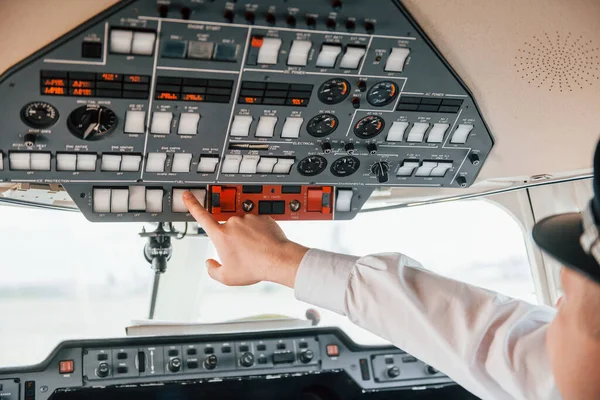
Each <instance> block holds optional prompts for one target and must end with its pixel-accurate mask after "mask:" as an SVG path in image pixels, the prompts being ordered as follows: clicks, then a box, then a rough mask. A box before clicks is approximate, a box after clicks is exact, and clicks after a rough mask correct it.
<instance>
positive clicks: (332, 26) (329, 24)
mask: <svg viewBox="0 0 600 400" xmlns="http://www.w3.org/2000/svg"><path fill="white" fill-rule="evenodd" d="M325 26H327V29H329V30H330V31H332V30H334V29H335V27H336V26H337V22H335V19H333V18H327V21H326V22H325Z"/></svg>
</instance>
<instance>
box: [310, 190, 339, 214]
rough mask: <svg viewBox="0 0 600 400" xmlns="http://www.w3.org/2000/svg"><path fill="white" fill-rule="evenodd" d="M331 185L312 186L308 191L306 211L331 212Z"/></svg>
mask: <svg viewBox="0 0 600 400" xmlns="http://www.w3.org/2000/svg"><path fill="white" fill-rule="evenodd" d="M331 193H332V192H331V187H322V188H310V189H308V191H307V201H306V211H308V212H320V213H323V214H330V213H331V201H332V200H333V199H332V198H331Z"/></svg>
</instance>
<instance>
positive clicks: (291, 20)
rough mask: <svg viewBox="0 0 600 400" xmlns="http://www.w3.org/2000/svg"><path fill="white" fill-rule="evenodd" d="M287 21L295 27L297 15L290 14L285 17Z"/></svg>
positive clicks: (290, 25)
mask: <svg viewBox="0 0 600 400" xmlns="http://www.w3.org/2000/svg"><path fill="white" fill-rule="evenodd" d="M285 23H286V24H288V26H289V27H291V28H293V27H295V26H296V17H295V16H293V15H291V14H290V15H288V16H287V17H286V19H285Z"/></svg>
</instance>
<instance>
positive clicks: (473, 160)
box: [469, 153, 479, 165]
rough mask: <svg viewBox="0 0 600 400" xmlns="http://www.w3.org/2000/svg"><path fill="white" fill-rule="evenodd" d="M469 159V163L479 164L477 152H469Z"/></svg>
mask: <svg viewBox="0 0 600 400" xmlns="http://www.w3.org/2000/svg"><path fill="white" fill-rule="evenodd" d="M469 161H471V164H473V165H479V155H478V154H477V153H471V154H469Z"/></svg>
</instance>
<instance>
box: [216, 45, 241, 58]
mask: <svg viewBox="0 0 600 400" xmlns="http://www.w3.org/2000/svg"><path fill="white" fill-rule="evenodd" d="M239 51H240V46H239V45H237V44H231V43H217V44H216V45H215V52H214V54H213V59H214V60H215V61H230V62H235V61H237V59H238V53H239Z"/></svg>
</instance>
